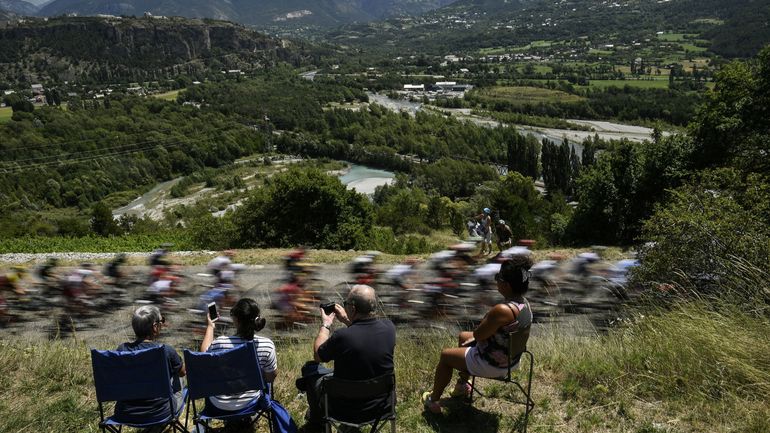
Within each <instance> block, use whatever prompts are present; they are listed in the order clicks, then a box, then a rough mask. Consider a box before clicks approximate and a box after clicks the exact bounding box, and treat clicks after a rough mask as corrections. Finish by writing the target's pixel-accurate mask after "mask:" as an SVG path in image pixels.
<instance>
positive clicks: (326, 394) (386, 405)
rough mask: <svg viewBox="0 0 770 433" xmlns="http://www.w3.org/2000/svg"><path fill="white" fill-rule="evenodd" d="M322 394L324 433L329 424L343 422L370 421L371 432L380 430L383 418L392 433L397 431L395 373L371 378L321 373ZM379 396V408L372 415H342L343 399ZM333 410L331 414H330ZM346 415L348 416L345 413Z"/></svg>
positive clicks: (362, 423)
mask: <svg viewBox="0 0 770 433" xmlns="http://www.w3.org/2000/svg"><path fill="white" fill-rule="evenodd" d="M321 397H322V399H323V400H322V401H323V405H324V423H325V429H326V433H331V431H332V426H335V427H337V426H339V425H346V426H349V427H353V428H357V429H360V428H361V427H364V426H367V425H371V426H372V427H371V430H369V432H370V433H376V432H378V431H380V429H381V428H382V426H383V425H385V422H386V421H390V431H391V433H396V375H395V373H388V374H385V375H382V376H379V377H376V378H374V379H367V380H346V379H339V378H335V377H334V375H329V376H326V377H324V379H323V382H322V383H321ZM378 398H380V399H382V403H383V404H382V407H381V410H380V411H376V413H373V414H372V416H371V419H367V420H363V421H359V420H356V421H351V420H350V419H351V418H349V419H347V420H346V419H341V418H342V417H343V415H341V414H342V413H344V411H345V407H344V406H345V403H344V402H347V401H350V400H359V401H363V400H374V399H378ZM332 414H334V415H332ZM345 417H346V418H347V416H345Z"/></svg>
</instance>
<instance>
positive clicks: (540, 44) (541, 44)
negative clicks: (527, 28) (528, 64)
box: [479, 40, 559, 56]
mask: <svg viewBox="0 0 770 433" xmlns="http://www.w3.org/2000/svg"><path fill="white" fill-rule="evenodd" d="M558 43H559V42H558V41H546V40H539V41H532V42H530V43H529V44H527V45H518V46H508V47H490V48H482V49H480V50H479V54H481V55H482V56H484V55H491V54H505V53H515V52H522V51H527V50H529V49H532V48H547V47H550V46H551V45H555V44H558Z"/></svg>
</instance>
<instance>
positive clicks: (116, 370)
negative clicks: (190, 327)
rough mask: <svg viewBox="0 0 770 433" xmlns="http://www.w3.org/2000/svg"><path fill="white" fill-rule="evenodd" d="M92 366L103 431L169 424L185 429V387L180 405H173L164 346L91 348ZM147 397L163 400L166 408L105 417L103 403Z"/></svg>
mask: <svg viewBox="0 0 770 433" xmlns="http://www.w3.org/2000/svg"><path fill="white" fill-rule="evenodd" d="M91 365H92V367H93V373H94V387H95V388H96V401H97V402H98V403H99V416H100V421H99V428H101V430H102V432H107V431H109V432H111V433H117V432H120V431H121V430H122V428H123V426H128V427H135V428H149V427H162V428H163V430H165V429H167V428H169V427H171V429H172V431H180V432H187V429H186V428H185V426H183V425H182V424H181V423H180V422H179V415H180V414H181V413H182V409H184V406H185V405H184V398H186V394H187V390H186V389H185V390H184V391H183V397H184V398H183V399H182V402H181V403H180V404H179V407H177V408H174V391H173V389H172V387H171V376H170V373H169V365H168V360H167V359H166V353H165V351H164V349H163V347H161V346H158V347H154V348H151V349H144V350H137V351H135V352H118V351H112V350H96V349H91ZM150 399H160V400H161V401H163V400H166V401H167V402H168V411H167V412H165V411H164V412H163V413H159V414H158V415H157V416H155V417H151V416H148V417H144V418H142V419H137V418H136V417H134V416H128V415H125V414H120V413H115V414H113V415H112V416H111V417H109V418H105V417H104V408H103V406H102V403H103V402H107V401H127V400H150ZM164 404H165V403H164Z"/></svg>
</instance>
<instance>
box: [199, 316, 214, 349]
mask: <svg viewBox="0 0 770 433" xmlns="http://www.w3.org/2000/svg"><path fill="white" fill-rule="evenodd" d="M215 327H216V325H215V323H214V321H213V320H211V317H209V313H208V312H207V313H206V333H205V334H203V341H202V342H201V352H205V351H207V350H209V346H211V343H212V342H213V341H214V328H215Z"/></svg>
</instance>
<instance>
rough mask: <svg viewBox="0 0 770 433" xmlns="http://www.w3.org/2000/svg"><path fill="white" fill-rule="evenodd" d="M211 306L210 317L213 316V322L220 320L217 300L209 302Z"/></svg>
mask: <svg viewBox="0 0 770 433" xmlns="http://www.w3.org/2000/svg"><path fill="white" fill-rule="evenodd" d="M208 307H209V317H210V318H211V321H212V322H216V321H217V320H219V313H218V312H217V304H216V303H215V302H210V303H209V304H208Z"/></svg>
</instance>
